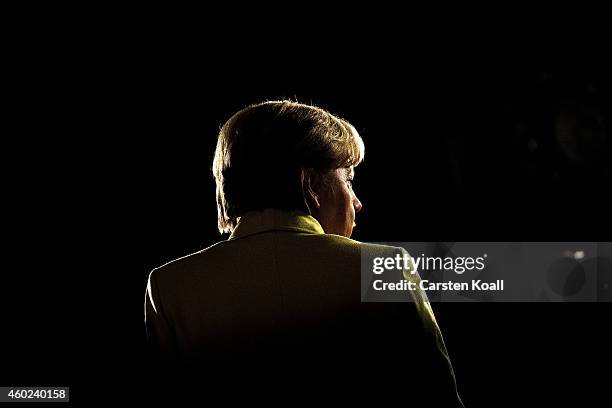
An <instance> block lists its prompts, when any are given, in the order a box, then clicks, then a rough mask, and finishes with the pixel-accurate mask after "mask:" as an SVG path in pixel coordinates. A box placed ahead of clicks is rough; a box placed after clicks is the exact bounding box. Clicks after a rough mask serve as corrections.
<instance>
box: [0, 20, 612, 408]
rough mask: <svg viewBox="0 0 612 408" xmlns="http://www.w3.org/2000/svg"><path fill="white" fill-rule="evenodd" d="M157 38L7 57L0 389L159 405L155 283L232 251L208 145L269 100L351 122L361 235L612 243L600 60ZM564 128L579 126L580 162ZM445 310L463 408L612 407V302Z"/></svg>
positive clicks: (565, 48) (551, 45) (55, 46)
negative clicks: (149, 339) (223, 245)
mask: <svg viewBox="0 0 612 408" xmlns="http://www.w3.org/2000/svg"><path fill="white" fill-rule="evenodd" d="M150 25H153V26H156V27H157V28H159V30H156V31H153V30H150V28H151V27H149V24H148V25H146V27H147V29H139V28H134V30H133V32H129V34H127V35H119V36H111V34H110V33H112V32H113V29H112V27H109V26H106V27H105V26H104V25H102V26H101V27H105V29H106V31H104V30H101V31H98V32H97V33H96V35H94V36H92V38H91V39H88V40H86V41H76V38H77V37H78V33H79V31H74V30H72V31H71V30H68V31H66V32H64V33H63V34H62V35H60V36H59V37H55V36H53V37H51V39H49V38H47V37H45V36H44V35H40V34H37V35H35V36H34V37H33V38H32V39H30V40H31V41H29V42H28V43H27V44H28V45H27V46H24V47H19V46H16V47H15V51H16V52H17V57H16V58H14V59H13V61H12V63H13V66H14V68H15V72H16V76H15V78H16V79H15V80H14V81H13V85H15V86H16V88H17V89H16V92H15V96H14V97H13V100H12V101H13V103H12V109H11V111H10V112H9V114H10V113H12V112H13V111H14V113H15V115H14V119H16V121H15V122H16V123H15V128H14V130H12V131H11V135H12V137H10V138H9V140H8V141H7V147H6V150H5V151H4V155H5V156H6V160H5V162H4V166H3V167H5V169H3V170H4V174H5V180H6V185H7V192H8V194H7V196H6V198H5V201H6V203H7V204H9V210H8V211H7V212H6V225H7V229H6V231H7V237H9V238H10V239H9V241H10V244H9V245H7V247H6V249H7V253H6V260H7V262H6V267H5V268H4V272H3V282H4V283H3V285H2V290H3V296H2V316H3V324H4V329H3V331H2V342H3V350H5V353H4V357H3V362H2V364H1V367H2V369H1V374H2V377H1V380H2V384H3V385H24V386H25V385H69V386H71V398H72V400H73V403H88V402H90V401H92V399H103V400H104V399H109V400H110V399H112V398H113V393H114V394H115V395H120V396H122V397H125V398H129V399H132V400H135V401H136V400H138V399H139V398H140V395H141V393H147V383H146V379H147V375H152V374H153V375H154V373H151V367H148V366H146V367H147V369H146V371H147V372H145V370H144V368H143V367H145V364H144V358H143V357H144V325H143V313H142V312H143V301H144V290H145V284H146V278H147V275H148V273H149V272H150V270H151V269H152V268H153V267H155V266H159V265H161V264H163V263H165V262H167V261H170V260H172V259H174V258H176V257H179V256H182V255H185V254H188V253H191V252H194V251H196V250H199V249H202V248H205V247H207V246H208V245H211V244H213V243H214V242H217V241H218V240H220V239H223V237H221V236H220V235H219V234H218V232H217V231H216V209H215V201H214V191H215V190H214V181H213V178H212V175H211V162H212V157H213V153H214V146H215V143H216V135H217V131H218V129H219V127H220V126H221V125H222V124H223V123H224V121H225V120H227V119H228V118H229V117H230V116H231V114H233V113H234V112H235V111H236V110H238V109H240V108H242V107H244V106H245V105H246V104H249V103H253V102H258V101H261V100H266V99H279V98H290V99H293V100H298V101H300V102H305V103H314V104H317V105H319V106H321V107H323V108H326V109H328V110H330V111H331V112H333V113H335V114H338V115H340V116H342V117H344V118H346V119H347V120H349V121H350V122H351V123H353V124H354V125H355V126H356V128H357V129H358V131H359V132H360V134H361V135H362V137H363V139H364V142H365V144H366V159H365V162H364V163H363V164H362V165H361V166H360V167H358V169H357V174H356V187H355V188H356V191H357V194H358V195H359V197H360V199H361V201H362V203H363V205H364V209H363V212H362V213H360V214H359V215H358V218H357V223H358V228H357V229H356V230H355V233H354V236H353V238H355V239H358V240H363V241H419V242H420V241H574V242H575V241H605V240H608V241H609V240H610V233H609V229H608V228H607V224H609V208H610V198H609V194H608V190H609V186H610V185H611V183H610V179H611V160H610V129H611V128H612V121H611V110H610V97H611V96H612V94H611V89H610V79H609V72H610V71H609V70H608V66H607V65H606V62H605V58H604V57H605V56H606V55H607V54H609V53H610V47H609V45H608V44H604V45H601V44H600V43H599V42H595V41H593V40H592V39H588V40H585V41H577V42H574V43H572V44H568V43H567V42H566V39H565V38H563V39H554V37H553V38H549V39H546V40H543V41H537V42H535V41H534V42H532V41H517V42H512V41H510V42H508V43H505V44H504V45H503V46H501V45H500V44H498V43H496V42H494V41H486V38H485V37H486V36H484V35H482V36H480V37H479V38H482V39H483V41H481V42H479V43H478V44H475V43H474V42H473V41H471V39H470V40H467V39H457V38H455V37H454V36H452V35H447V36H444V38H443V39H442V40H434V39H433V38H429V37H427V38H423V36H421V37H420V39H418V40H416V39H414V38H413V37H411V36H410V35H406V37H402V36H401V35H393V36H391V37H389V38H385V39H380V40H372V39H371V38H370V37H369V36H368V35H365V34H363V35H357V34H354V35H349V34H344V35H341V37H340V39H338V40H336V39H333V40H332V39H331V38H328V37H326V36H325V35H313V36H312V37H306V41H303V42H300V43H297V42H296V41H293V39H292V37H291V36H290V35H289V34H288V33H286V34H285V35H284V36H281V35H280V33H279V32H277V31H274V30H271V31H265V32H260V31H256V30H254V31H250V32H249V33H245V34H244V35H241V36H238V38H237V39H235V40H233V41H230V42H229V44H227V45H225V44H223V45H221V44H220V43H216V42H215V41H214V40H215V34H217V35H221V33H219V32H217V33H215V32H212V33H211V32H204V33H200V32H198V30H197V29H193V30H191V29H185V28H184V27H182V26H181V24H178V23H177V22H175V23H174V24H172V25H168V26H166V25H165V24H163V23H162V22H160V20H158V21H157V23H155V24H153V23H151V24H150ZM190 27H193V26H190ZM280 32H281V33H284V32H285V31H283V29H280ZM394 34H398V33H394ZM198 35H199V36H198ZM201 37H206V39H207V41H206V42H203V41H200V38H201ZM280 37H282V38H283V41H280V40H279V38H280ZM109 38H110V39H111V41H110V42H108V43H107V40H108V39H109ZM211 40H213V41H212V43H213V44H215V45H210V44H211ZM349 40H354V41H351V42H350V45H349ZM543 54H546V55H545V56H546V57H548V58H542V57H543ZM19 56H21V57H22V58H20V57H19ZM26 57H27V59H26ZM550 57H552V58H550ZM17 73H18V74H19V75H18V76H17ZM24 108H25V109H24ZM560 114H562V115H565V116H563V117H570V116H572V115H574V116H578V117H579V118H580V119H579V121H580V123H581V124H582V128H581V129H582V130H580V131H575V134H576V135H578V136H577V137H578V139H579V140H582V141H584V144H579V145H578V146H586V148H581V149H582V150H579V153H580V154H579V155H578V156H576V155H572V153H571V152H570V153H568V152H567V151H566V150H564V149H563V147H562V146H561V144H560V143H559V142H558V140H557V139H556V130H555V129H556V126H557V124H558V122H559V115H560ZM589 135H590V136H589ZM585 138H586V141H585ZM434 306H435V311H436V313H437V316H438V320H439V322H440V324H441V326H442V329H443V332H444V335H445V338H446V342H447V346H448V349H449V352H450V354H451V357H452V359H453V362H454V364H455V370H456V374H457V379H458V382H459V387H460V392H461V394H462V396H463V398H464V401H465V403H466V406H495V405H503V404H505V403H507V402H508V401H517V402H525V403H526V405H531V403H533V404H535V403H536V402H538V403H542V404H543V405H551V404H554V403H560V402H567V401H568V400H575V401H579V402H585V401H591V403H588V404H586V406H591V405H593V404H595V401H597V402H598V403H599V404H595V405H601V404H602V402H604V401H607V400H608V399H609V397H608V396H607V393H608V391H607V388H606V386H605V385H606V384H607V383H608V382H609V380H610V374H609V373H610V368H611V367H612V363H611V361H610V357H609V344H612V342H611V340H612V339H611V338H610V334H609V331H608V329H609V325H610V324H609V323H610V312H611V311H612V310H611V309H610V307H609V303H608V304H605V303H590V304H589V303H584V304H572V303H563V304H561V303H555V304H553V303H550V304H548V303H538V304H530V303H517V304H484V303H479V304H435V305H434ZM393 351H394V350H393V349H391V348H390V349H389V350H381V351H380V352H381V353H383V352H389V353H392V352H393ZM387 375H394V373H388V374H387ZM111 390H112V391H111ZM603 405H605V404H603Z"/></svg>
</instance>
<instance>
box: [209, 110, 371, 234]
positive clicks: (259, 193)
mask: <svg viewBox="0 0 612 408" xmlns="http://www.w3.org/2000/svg"><path fill="white" fill-rule="evenodd" d="M364 154H365V148H364V145H363V140H362V139H361V136H359V133H357V130H355V128H354V127H353V126H352V125H351V124H350V123H349V122H347V121H346V120H344V119H341V118H339V117H337V116H334V115H332V114H331V113H329V112H327V111H325V110H323V109H321V108H318V107H316V106H311V105H306V104H302V103H298V102H292V101H268V102H263V103H259V104H255V105H251V106H248V107H246V108H244V109H242V110H240V111H239V112H237V113H236V114H234V115H233V116H232V117H231V118H230V119H229V120H228V121H227V122H226V123H225V124H224V125H223V126H222V127H221V130H220V132H219V139H218V141H217V149H216V151H215V158H214V161H213V175H214V177H215V181H216V184H217V212H218V225H219V231H220V232H221V233H224V232H231V231H232V230H233V229H234V227H235V226H236V224H237V222H238V218H239V217H240V216H241V215H242V214H244V213H246V212H247V211H255V210H261V209H264V208H279V209H283V210H290V211H292V210H302V211H306V212H308V211H309V210H308V208H307V207H308V206H307V205H306V204H305V201H304V191H303V188H302V180H301V174H302V170H303V169H308V168H311V169H314V170H317V171H320V172H322V173H323V172H327V171H329V170H334V169H337V168H343V167H350V166H357V165H358V164H359V163H361V161H363V158H364Z"/></svg>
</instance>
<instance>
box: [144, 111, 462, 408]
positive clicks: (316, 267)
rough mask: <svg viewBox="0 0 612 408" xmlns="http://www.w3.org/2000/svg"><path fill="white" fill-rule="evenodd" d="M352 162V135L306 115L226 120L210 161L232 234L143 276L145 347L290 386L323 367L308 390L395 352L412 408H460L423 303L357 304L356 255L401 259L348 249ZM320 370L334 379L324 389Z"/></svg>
mask: <svg viewBox="0 0 612 408" xmlns="http://www.w3.org/2000/svg"><path fill="white" fill-rule="evenodd" d="M363 157H364V144H363V141H362V139H361V137H360V136H359V134H358V133H357V131H356V130H355V128H354V127H353V126H352V125H351V124H349V123H348V122H347V121H345V120H343V119H341V118H338V117H336V116H334V115H332V114H330V113H328V112H326V111H325V110H323V109H320V108H318V107H314V106H309V105H304V104H300V103H296V102H290V101H272V102H264V103H260V104H256V105H252V106H249V107H247V108H245V109H243V110H241V111H239V112H238V113H236V114H235V115H234V116H232V117H231V118H230V119H229V120H228V121H227V123H225V125H224V126H223V127H222V128H221V131H220V132H219V139H218V143H217V149H216V152H215V158H214V162H213V174H214V177H215V180H216V185H217V188H216V197H217V207H218V225H219V230H220V231H221V232H222V233H230V234H231V235H230V236H229V238H228V239H227V240H225V241H222V242H219V243H218V244H216V245H213V246H212V247H210V248H207V249H205V250H202V251H200V252H197V253H195V254H192V255H189V256H187V257H184V258H181V259H178V260H175V261H173V262H170V263H168V264H166V265H164V266H162V267H160V268H157V269H155V270H153V272H152V273H151V274H150V277H149V283H148V287H147V295H146V327H147V334H148V339H149V342H150V344H151V345H152V346H153V348H154V349H155V350H156V351H157V352H159V353H160V354H162V355H163V356H165V357H166V358H168V359H172V360H179V361H183V362H187V363H193V364H200V363H199V362H201V361H206V362H207V364H212V363H211V362H213V361H215V362H217V363H218V362H220V361H222V362H223V364H222V365H220V366H217V365H215V367H225V368H227V367H229V366H231V367H235V366H234V364H239V368H238V369H239V370H241V371H242V370H244V368H245V367H246V366H248V367H254V366H258V365H260V364H265V365H266V366H268V367H269V366H271V365H274V366H275V367H277V368H278V367H282V369H279V372H281V371H282V372H284V373H288V372H291V373H292V375H297V374H296V372H299V373H300V374H304V373H305V372H308V369H307V368H310V369H314V367H320V366H323V367H325V368H324V369H322V370H319V369H317V370H316V371H317V378H318V379H319V387H321V386H322V385H321V384H329V383H333V384H335V383H336V382H337V381H338V378H344V379H348V378H350V377H351V375H350V374H355V373H359V372H361V371H360V370H364V369H366V367H370V366H371V369H372V371H373V372H376V370H380V369H381V366H380V365H381V364H382V365H383V366H384V364H385V361H386V360H385V358H386V357H385V355H386V353H387V352H388V351H390V350H391V351H393V350H397V351H399V352H405V353H406V354H405V355H404V357H403V361H404V363H405V364H406V365H405V366H404V363H400V364H399V366H398V367H399V368H402V369H408V370H410V373H412V374H414V375H413V376H412V377H411V378H410V383H411V384H414V385H417V386H418V387H419V389H420V390H421V391H422V393H415V395H413V396H412V397H411V399H413V400H415V399H418V398H419V397H418V395H420V396H421V397H423V398H424V400H426V401H429V400H433V401H442V400H443V401H446V402H448V401H451V403H452V404H460V400H459V399H458V396H457V394H456V389H455V384H454V375H453V372H452V367H451V366H450V363H449V361H448V356H447V353H446V349H445V348H444V344H443V342H442V339H441V336H440V333H439V329H438V326H437V324H436V323H435V319H434V318H433V314H432V313H431V308H429V307H428V305H424V304H423V302H422V299H421V301H417V302H415V303H414V304H405V303H404V304H380V303H362V302H361V301H360V290H361V288H360V266H361V256H362V253H363V252H364V251H368V252H369V253H377V254H379V255H381V256H389V257H393V256H395V255H396V254H397V253H399V252H400V251H401V249H398V248H393V247H387V246H376V245H370V244H364V243H360V242H357V241H354V240H351V239H350V236H351V234H352V231H353V228H354V227H355V225H356V223H355V216H356V214H357V213H358V212H359V211H360V210H361V209H362V204H361V202H360V201H359V199H358V198H357V196H356V193H355V191H354V190H353V187H352V182H353V178H354V177H355V167H356V166H357V165H358V164H359V163H360V162H361V161H362V160H363ZM422 320H424V321H425V322H426V325H425V327H423V326H422V325H421V321H422ZM369 349H370V350H369ZM365 350H368V353H366V354H364V351H365ZM369 351H373V352H376V351H379V352H380V353H381V354H380V355H379V357H375V356H372V355H369ZM246 361H249V364H245V362H246ZM208 367H210V366H208ZM396 368H397V367H396ZM366 370H367V369H366ZM330 371H331V372H334V373H336V374H337V375H332V378H333V379H332V378H330V381H322V378H327V377H326V375H329V373H330ZM364 375H367V374H364ZM363 379H365V377H364V378H361V380H363ZM281 380H282V378H276V379H275V381H276V382H278V381H281ZM354 381H357V382H358V381H359V379H358V378H353V380H351V382H354ZM430 389H431V390H433V391H431V392H429V391H428V390H430ZM336 390H337V389H336ZM328 391H329V390H328ZM417 394H418V395H417ZM446 402H445V403H446Z"/></svg>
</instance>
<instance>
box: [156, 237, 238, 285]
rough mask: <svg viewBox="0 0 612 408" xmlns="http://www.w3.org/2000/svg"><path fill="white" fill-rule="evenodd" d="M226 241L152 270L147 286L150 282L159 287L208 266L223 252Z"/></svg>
mask: <svg viewBox="0 0 612 408" xmlns="http://www.w3.org/2000/svg"><path fill="white" fill-rule="evenodd" d="M227 242H228V241H221V242H217V243H216V244H213V245H211V246H209V247H207V248H205V249H201V250H199V251H197V252H194V253H191V254H188V255H185V256H182V257H180V258H177V259H174V260H172V261H169V262H167V263H165V264H162V265H160V266H158V267H156V268H154V269H153V270H152V271H151V272H150V273H149V285H151V282H154V284H157V285H160V284H162V285H163V283H164V282H167V281H168V280H173V281H174V280H176V279H177V277H179V276H180V275H185V274H189V273H191V272H192V271H196V270H200V269H201V268H202V267H203V266H205V265H207V264H210V262H211V259H214V258H216V257H217V256H219V253H221V252H225V251H226V250H227V249H228V248H226V247H227Z"/></svg>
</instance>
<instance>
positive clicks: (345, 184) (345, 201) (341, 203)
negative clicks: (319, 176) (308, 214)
mask: <svg viewBox="0 0 612 408" xmlns="http://www.w3.org/2000/svg"><path fill="white" fill-rule="evenodd" d="M354 177H355V169H354V167H353V166H350V167H343V168H339V169H336V170H332V171H330V172H329V173H328V174H327V175H326V176H325V177H324V180H323V181H322V182H321V183H318V188H316V191H315V193H316V196H317V199H316V200H315V203H316V205H315V207H316V208H314V209H313V211H312V213H313V214H312V215H313V216H314V217H315V218H316V219H317V221H319V223H320V224H321V226H322V227H323V230H324V231H325V233H327V234H336V235H342V236H345V237H347V238H348V237H350V236H351V234H352V233H353V228H354V227H355V226H356V224H355V214H356V213H358V212H359V211H361V208H362V206H361V202H360V201H359V199H358V198H357V196H356V195H355V191H354V190H353V178H354Z"/></svg>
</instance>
